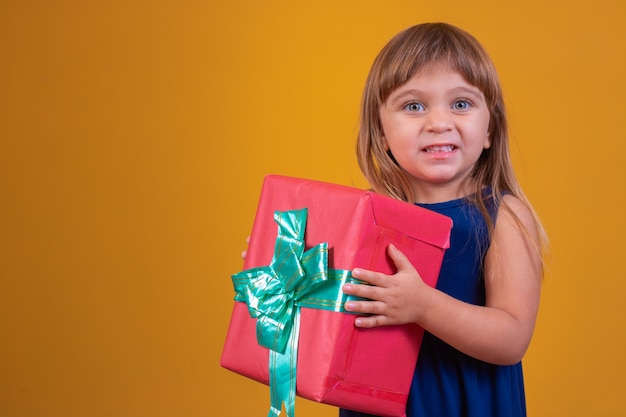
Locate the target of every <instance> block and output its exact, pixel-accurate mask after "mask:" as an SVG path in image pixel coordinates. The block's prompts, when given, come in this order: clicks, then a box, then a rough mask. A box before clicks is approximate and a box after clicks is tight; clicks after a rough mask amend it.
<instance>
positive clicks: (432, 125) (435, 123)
mask: <svg viewBox="0 0 626 417" xmlns="http://www.w3.org/2000/svg"><path fill="white" fill-rule="evenodd" d="M426 117H427V122H426V123H427V124H426V128H427V129H428V130H429V131H432V132H435V133H440V132H445V131H448V130H450V129H452V115H451V114H450V112H449V110H448V109H444V108H438V107H433V108H431V109H429V111H428V114H427V116H426Z"/></svg>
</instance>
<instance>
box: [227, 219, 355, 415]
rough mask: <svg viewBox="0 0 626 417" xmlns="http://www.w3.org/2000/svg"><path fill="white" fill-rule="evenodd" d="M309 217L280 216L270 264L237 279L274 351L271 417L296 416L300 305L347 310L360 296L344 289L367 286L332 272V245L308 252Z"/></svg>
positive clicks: (262, 337) (260, 335) (240, 297)
mask: <svg viewBox="0 0 626 417" xmlns="http://www.w3.org/2000/svg"><path fill="white" fill-rule="evenodd" d="M306 219H307V209H301V210H293V211H284V212H280V211H277V212H275V213H274V221H275V222H276V223H277V224H278V235H277V237H276V244H275V247H274V255H273V257H272V261H271V263H270V265H269V266H262V267H256V268H251V269H247V270H245V271H242V272H239V273H237V274H235V275H233V276H232V280H233V284H234V287H235V291H236V293H237V294H236V296H235V300H236V301H242V302H245V303H246V304H247V305H248V311H249V312H250V316H251V317H253V318H257V324H256V334H257V340H258V342H259V344H260V345H261V346H264V347H266V348H268V349H270V353H269V354H270V357H269V385H270V399H271V405H270V411H269V414H268V417H277V416H279V415H280V412H281V408H282V404H283V403H284V404H285V410H286V412H287V416H288V417H294V408H295V398H296V363H297V358H298V338H299V330H300V307H310V308H318V309H323V310H331V311H337V312H346V310H345V309H344V307H343V306H344V303H345V302H346V301H347V299H348V298H354V297H349V296H347V295H344V294H343V292H342V291H341V287H342V286H343V284H345V283H347V282H354V283H360V282H361V281H359V280H356V279H355V278H353V277H352V274H351V273H350V271H347V270H337V269H329V268H328V243H326V242H324V243H320V244H318V245H316V246H314V247H313V248H311V249H309V250H307V251H305V250H304V249H305V248H304V231H305V228H306Z"/></svg>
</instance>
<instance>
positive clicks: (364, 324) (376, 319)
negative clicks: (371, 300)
mask: <svg viewBox="0 0 626 417" xmlns="http://www.w3.org/2000/svg"><path fill="white" fill-rule="evenodd" d="M387 321H388V320H387V317H385V316H369V317H357V318H356V320H354V325H355V326H356V327H360V328H363V329H369V328H372V327H378V326H386V325H387V324H388V323H387Z"/></svg>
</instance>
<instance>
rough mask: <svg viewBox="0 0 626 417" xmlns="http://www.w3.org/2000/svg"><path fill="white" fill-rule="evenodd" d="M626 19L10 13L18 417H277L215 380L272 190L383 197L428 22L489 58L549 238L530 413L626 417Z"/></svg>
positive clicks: (259, 397) (7, 267) (7, 240)
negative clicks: (398, 62)
mask: <svg viewBox="0 0 626 417" xmlns="http://www.w3.org/2000/svg"><path fill="white" fill-rule="evenodd" d="M625 10H626V9H625V6H624V5H623V2H621V1H619V0H615V1H606V0H598V1H595V2H588V1H570V2H550V1H530V2H506V1H495V0H494V1H465V2H456V1H447V0H439V1H432V2H426V1H415V0H411V1H385V2H382V1H369V0H358V1H357V0H351V1H343V2H342V1H315V2H314V1H308V2H301V1H287V0H274V1H242V0H231V1H216V0H214V1H191V0H183V1H169V2H168V1H148V0H145V1H79V0H75V1H71V0H58V1H43V0H42V1H29V0H25V1H17V0H15V1H9V0H0V278H1V281H0V416H4V417H25V416H43V417H53V416H64V417H74V416H77V417H78V416H90V417H91V416H92V417H100V416H102V417H109V416H136V417H142V416H151V417H153V416H154V417H156V416H190V417H193V416H234V417H238V416H263V415H265V413H266V412H267V407H268V404H269V400H268V390H267V387H265V386H263V385H261V384H258V383H256V382H252V381H249V380H247V379H245V378H243V377H240V376H238V375H235V374H233V373H231V372H228V371H225V370H223V369H221V368H220V367H219V356H220V352H221V347H222V343H223V340H224V336H225V332H226V328H227V325H228V320H229V316H230V310H231V306H232V297H233V290H232V286H231V282H230V275H231V274H232V273H234V272H237V271H238V270H240V268H241V266H242V265H241V259H240V257H239V253H240V252H241V250H242V249H244V247H245V237H246V236H247V235H248V233H249V231H250V228H251V225H252V221H253V216H254V211H255V208H256V203H257V199H258V193H259V190H260V186H261V181H262V178H263V176H264V175H265V174H268V173H278V174H286V175H293V176H298V177H304V178H313V179H318V180H324V181H331V182H335V183H341V184H347V185H355V186H359V187H364V186H366V184H365V182H364V180H363V178H362V176H361V175H360V173H359V171H358V168H357V166H356V161H355V157H354V156H353V148H354V137H355V134H356V129H357V114H358V107H359V100H360V94H361V89H362V86H363V83H364V80H365V77H366V73H367V71H368V69H369V65H370V64H371V62H372V60H373V59H374V56H375V55H376V53H377V52H378V50H379V49H380V48H381V47H382V46H383V45H384V43H386V42H387V40H388V39H389V38H390V37H391V36H392V35H393V34H395V33H396V32H398V31H400V30H401V29H404V28H405V27H407V26H410V25H413V24H415V23H419V22H424V21H448V22H450V23H453V24H457V25H459V26H461V27H463V28H465V29H467V30H468V31H470V32H471V33H473V34H474V35H476V37H478V38H479V39H480V40H481V41H482V42H483V44H484V45H485V47H486V48H487V49H488V50H489V52H490V53H491V55H492V58H493V60H494V61H495V63H496V65H497V67H498V69H499V71H500V75H501V78H502V82H503V85H504V89H505V93H506V98H507V103H508V105H509V115H510V120H511V126H512V132H513V140H514V142H513V147H512V148H513V158H514V162H515V166H516V169H517V172H518V174H519V177H520V180H521V182H522V184H523V186H524V187H525V190H526V192H527V194H528V195H529V197H530V198H531V200H532V201H533V203H534V204H535V206H536V209H537V211H538V212H539V214H540V216H541V217H542V219H543V221H544V223H545V226H546V229H547V231H548V233H549V234H550V237H551V243H552V253H551V256H550V259H549V270H548V273H547V275H546V278H545V284H544V292H543V299H542V306H541V311H540V316H539V321H538V326H537V330H536V333H535V337H534V340H533V343H532V345H531V348H530V350H529V352H528V354H527V356H526V358H525V362H524V363H525V370H526V384H527V396H528V408H529V413H530V415H531V416H535V417H542V416H546V417H558V416H618V415H624V414H626V406H625V405H624V398H623V396H624V393H625V392H626V382H625V381H626V378H625V373H626V364H625V360H624V353H625V352H626V341H625V329H626V314H625V313H626V311H625V307H624V305H625V303H626V301H625V298H626V266H625V263H624V258H625V255H624V244H623V237H624V236H626V228H625V227H624V221H623V217H624V212H623V208H624V201H625V200H624V197H625V191H624V188H625V186H624V166H625V163H626V161H625V159H624V157H625V155H626V153H625V151H626V140H625V139H626V138H625V134H624V123H623V122H624V119H625V116H624V101H625V98H626V84H625V81H624V74H626V52H625V51H626V46H625V44H626V42H625V41H626V29H625V28H626V11H625ZM335 414H336V410H335V409H334V408H332V407H329V406H324V405H319V404H316V403H312V402H310V401H306V400H299V403H298V416H300V417H306V416H334V415H335Z"/></svg>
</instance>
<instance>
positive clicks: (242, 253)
mask: <svg viewBox="0 0 626 417" xmlns="http://www.w3.org/2000/svg"><path fill="white" fill-rule="evenodd" d="M246 243H247V244H250V236H248V237H247V238H246ZM247 255H248V250H247V249H244V250H243V252H241V259H243V260H244V261H245V260H246V256H247Z"/></svg>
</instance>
